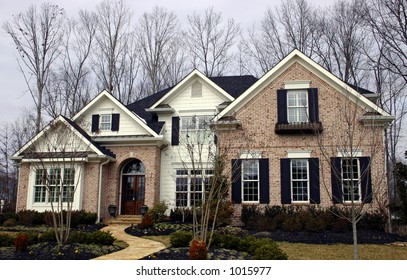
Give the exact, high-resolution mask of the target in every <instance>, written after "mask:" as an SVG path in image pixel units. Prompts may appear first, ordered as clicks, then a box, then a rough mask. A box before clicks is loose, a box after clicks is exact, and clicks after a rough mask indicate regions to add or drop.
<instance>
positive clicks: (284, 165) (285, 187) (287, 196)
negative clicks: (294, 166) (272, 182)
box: [280, 158, 291, 204]
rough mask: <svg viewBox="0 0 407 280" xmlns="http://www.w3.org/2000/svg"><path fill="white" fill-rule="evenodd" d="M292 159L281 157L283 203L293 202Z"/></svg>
mask: <svg viewBox="0 0 407 280" xmlns="http://www.w3.org/2000/svg"><path fill="white" fill-rule="evenodd" d="M290 162H291V160H290V159H289V158H282V159H280V176H281V203H282V204H290V203H291V170H290V169H291V165H290Z"/></svg>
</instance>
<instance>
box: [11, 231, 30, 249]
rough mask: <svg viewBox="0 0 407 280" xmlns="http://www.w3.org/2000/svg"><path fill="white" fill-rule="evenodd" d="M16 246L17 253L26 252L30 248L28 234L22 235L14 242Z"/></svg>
mask: <svg viewBox="0 0 407 280" xmlns="http://www.w3.org/2000/svg"><path fill="white" fill-rule="evenodd" d="M14 245H15V247H16V251H17V252H25V251H27V247H28V234H26V233H20V234H19V235H17V237H16V238H15V240H14Z"/></svg>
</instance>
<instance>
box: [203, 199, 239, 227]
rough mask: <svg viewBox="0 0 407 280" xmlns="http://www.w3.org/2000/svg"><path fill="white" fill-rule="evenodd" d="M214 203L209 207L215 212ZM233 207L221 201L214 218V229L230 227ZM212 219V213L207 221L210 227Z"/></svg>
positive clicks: (228, 202)
mask: <svg viewBox="0 0 407 280" xmlns="http://www.w3.org/2000/svg"><path fill="white" fill-rule="evenodd" d="M216 203H217V202H216V201H214V202H213V203H212V205H211V209H212V210H213V211H215V208H216ZM233 211H234V210H233V206H232V203H231V202H230V201H226V200H223V201H221V202H220V204H219V208H218V214H217V217H216V225H215V226H216V227H224V226H227V225H230V224H231V223H232V216H233ZM213 218H214V213H213V212H212V216H211V217H210V219H209V223H210V224H211V225H212V222H213Z"/></svg>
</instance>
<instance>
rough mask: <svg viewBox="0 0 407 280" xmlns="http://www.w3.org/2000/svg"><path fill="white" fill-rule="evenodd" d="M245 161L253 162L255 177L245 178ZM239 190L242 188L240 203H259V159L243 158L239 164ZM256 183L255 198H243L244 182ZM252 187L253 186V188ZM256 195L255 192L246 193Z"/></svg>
mask: <svg viewBox="0 0 407 280" xmlns="http://www.w3.org/2000/svg"><path fill="white" fill-rule="evenodd" d="M246 162H255V163H256V168H257V179H246V178H245V172H244V170H245V166H244V164H245V163H246ZM241 181H242V182H241V184H242V185H241V186H242V187H241V190H242V194H241V195H242V203H260V160H259V159H243V160H242V166H241ZM250 182H251V183H257V200H245V183H250ZM253 189H254V188H253ZM248 195H253V196H254V195H256V194H248Z"/></svg>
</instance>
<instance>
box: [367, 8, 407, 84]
mask: <svg viewBox="0 0 407 280" xmlns="http://www.w3.org/2000/svg"><path fill="white" fill-rule="evenodd" d="M367 3H368V5H366V7H365V8H366V18H367V20H368V22H369V25H370V27H371V32H372V33H373V35H374V36H375V38H376V40H377V41H380V43H381V44H382V45H383V46H384V47H383V48H380V52H381V55H382V60H381V61H382V63H383V66H384V67H385V68H388V69H389V70H390V71H392V72H393V73H395V74H398V75H400V76H401V77H402V78H403V79H404V80H405V81H407V24H406V22H407V3H406V1H403V0H369V1H368V2H367ZM389 66H390V67H389Z"/></svg>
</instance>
